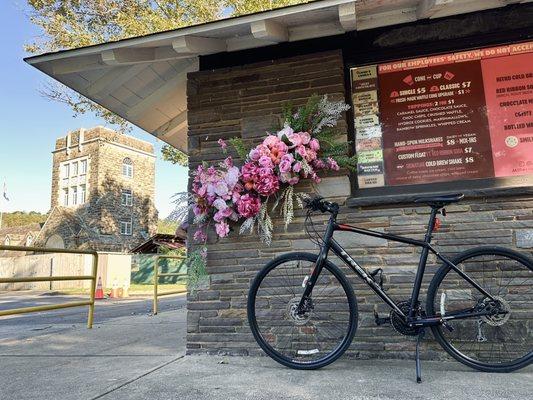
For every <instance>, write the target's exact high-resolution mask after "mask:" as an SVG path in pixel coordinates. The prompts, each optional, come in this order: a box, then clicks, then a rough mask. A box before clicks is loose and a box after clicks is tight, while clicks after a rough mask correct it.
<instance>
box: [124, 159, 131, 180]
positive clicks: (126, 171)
mask: <svg viewBox="0 0 533 400" xmlns="http://www.w3.org/2000/svg"><path fill="white" fill-rule="evenodd" d="M126 161H129V163H128V162H126ZM122 176H123V177H125V178H130V179H131V178H133V161H132V160H131V158H129V157H126V158H125V159H123V160H122Z"/></svg>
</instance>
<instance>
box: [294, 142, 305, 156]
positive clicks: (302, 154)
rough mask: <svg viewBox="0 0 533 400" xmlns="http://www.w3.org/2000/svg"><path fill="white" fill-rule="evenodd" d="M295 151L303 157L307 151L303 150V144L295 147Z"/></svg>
mask: <svg viewBox="0 0 533 400" xmlns="http://www.w3.org/2000/svg"><path fill="white" fill-rule="evenodd" d="M296 153H298V154H299V155H301V156H302V157H303V158H305V156H306V155H307V151H306V150H305V146H303V145H300V146H298V147H296Z"/></svg>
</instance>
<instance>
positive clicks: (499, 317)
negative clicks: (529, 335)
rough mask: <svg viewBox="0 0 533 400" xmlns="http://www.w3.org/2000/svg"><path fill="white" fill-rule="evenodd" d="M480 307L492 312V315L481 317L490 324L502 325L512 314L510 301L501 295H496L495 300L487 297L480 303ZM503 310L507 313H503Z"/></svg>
mask: <svg viewBox="0 0 533 400" xmlns="http://www.w3.org/2000/svg"><path fill="white" fill-rule="evenodd" d="M478 307H479V309H481V310H483V311H488V312H490V313H491V315H484V316H483V317H481V320H482V321H483V322H485V323H486V324H487V325H490V326H502V325H503V324H505V323H506V322H507V320H508V319H509V317H510V316H511V307H510V305H509V303H508V302H507V301H506V300H505V299H503V298H502V297H500V296H494V300H491V299H489V298H485V299H483V300H482V301H481V302H480V303H479V306H478ZM502 312H504V313H505V314H502Z"/></svg>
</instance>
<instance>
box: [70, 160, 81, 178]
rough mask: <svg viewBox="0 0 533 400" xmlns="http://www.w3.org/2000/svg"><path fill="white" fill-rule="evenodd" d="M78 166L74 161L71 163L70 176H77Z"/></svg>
mask: <svg viewBox="0 0 533 400" xmlns="http://www.w3.org/2000/svg"><path fill="white" fill-rule="evenodd" d="M79 167H80V166H79V165H78V162H77V161H74V162H73V163H72V168H71V169H72V176H78V172H79Z"/></svg>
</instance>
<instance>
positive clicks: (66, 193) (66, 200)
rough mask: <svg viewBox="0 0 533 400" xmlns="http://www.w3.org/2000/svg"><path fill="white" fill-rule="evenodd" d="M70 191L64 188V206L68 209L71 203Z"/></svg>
mask: <svg viewBox="0 0 533 400" xmlns="http://www.w3.org/2000/svg"><path fill="white" fill-rule="evenodd" d="M69 197H70V194H69V190H68V188H63V206H65V207H68V205H69V203H70V201H69Z"/></svg>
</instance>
